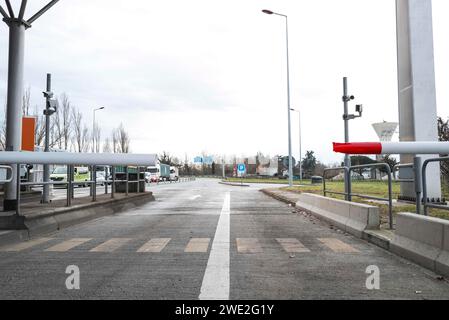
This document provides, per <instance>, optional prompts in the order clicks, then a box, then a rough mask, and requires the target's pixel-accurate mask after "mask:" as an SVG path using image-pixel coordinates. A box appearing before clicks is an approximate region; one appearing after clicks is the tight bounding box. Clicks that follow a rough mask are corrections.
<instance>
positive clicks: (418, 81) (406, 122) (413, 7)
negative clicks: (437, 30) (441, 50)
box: [396, 0, 441, 200]
mask: <svg viewBox="0 0 449 320" xmlns="http://www.w3.org/2000/svg"><path fill="white" fill-rule="evenodd" d="M396 24H397V49H398V50H397V54H398V56H397V60H398V90H399V91H398V97H399V139H400V141H437V140H438V129H437V112H436V95H435V70H434V55H433V29H432V3H431V1H430V0H396ZM437 156H438V155H428V156H427V155H426V156H423V157H422V158H423V161H424V159H426V158H429V157H437ZM413 158H414V155H401V163H413ZM400 174H401V178H413V170H412V169H405V168H404V169H401V173H400ZM427 179H428V190H429V197H430V198H440V197H441V181H440V167H439V164H437V163H435V164H432V165H429V168H428V174H427ZM401 197H403V198H405V199H409V200H413V199H415V186H414V184H413V183H401Z"/></svg>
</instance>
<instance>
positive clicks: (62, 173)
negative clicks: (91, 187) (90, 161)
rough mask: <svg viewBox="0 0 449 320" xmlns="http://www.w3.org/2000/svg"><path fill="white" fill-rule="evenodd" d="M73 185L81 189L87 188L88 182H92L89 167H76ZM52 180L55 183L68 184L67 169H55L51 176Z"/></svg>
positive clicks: (59, 167) (62, 167) (63, 167)
mask: <svg viewBox="0 0 449 320" xmlns="http://www.w3.org/2000/svg"><path fill="white" fill-rule="evenodd" d="M73 178H74V181H73V183H74V184H75V185H78V186H80V187H86V186H87V183H86V182H87V181H90V171H89V168H87V167H75V168H74V169H73ZM50 180H51V181H54V182H66V181H67V167H65V166H58V167H55V168H54V170H53V172H52V173H51V174H50ZM62 187H66V185H62Z"/></svg>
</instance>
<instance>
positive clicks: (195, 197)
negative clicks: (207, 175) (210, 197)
mask: <svg viewBox="0 0 449 320" xmlns="http://www.w3.org/2000/svg"><path fill="white" fill-rule="evenodd" d="M198 198H201V195H200V194H197V195H196V196H193V197H190V200H196V199H198Z"/></svg>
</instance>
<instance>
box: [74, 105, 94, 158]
mask: <svg viewBox="0 0 449 320" xmlns="http://www.w3.org/2000/svg"><path fill="white" fill-rule="evenodd" d="M71 109H72V125H73V137H72V143H73V145H74V149H75V151H76V152H80V153H81V152H86V151H87V150H88V149H89V145H90V144H89V129H88V128H87V127H86V125H84V126H83V114H82V113H81V112H80V111H78V110H77V109H76V108H75V107H72V108H71Z"/></svg>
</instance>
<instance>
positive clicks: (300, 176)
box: [290, 108, 302, 181]
mask: <svg viewBox="0 0 449 320" xmlns="http://www.w3.org/2000/svg"><path fill="white" fill-rule="evenodd" d="M290 110H291V111H294V112H298V124H299V181H302V165H301V159H302V158H301V157H302V150H301V137H302V135H301V111H299V110H298V109H293V108H291V109H290Z"/></svg>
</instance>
